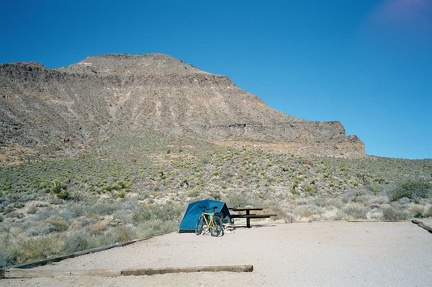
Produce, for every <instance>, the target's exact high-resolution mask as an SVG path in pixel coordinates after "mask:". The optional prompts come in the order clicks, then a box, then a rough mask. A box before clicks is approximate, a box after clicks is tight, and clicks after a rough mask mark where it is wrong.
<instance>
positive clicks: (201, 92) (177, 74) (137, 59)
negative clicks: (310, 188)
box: [0, 54, 364, 157]
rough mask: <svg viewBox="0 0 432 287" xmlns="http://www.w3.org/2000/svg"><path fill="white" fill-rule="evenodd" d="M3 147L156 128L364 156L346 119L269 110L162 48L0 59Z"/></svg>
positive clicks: (80, 143) (222, 140)
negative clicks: (67, 58)
mask: <svg viewBox="0 0 432 287" xmlns="http://www.w3.org/2000/svg"><path fill="white" fill-rule="evenodd" d="M0 118H1V121H0V145H1V146H3V147H5V146H9V147H11V146H20V147H23V148H31V149H34V150H37V151H39V152H44V151H45V152H49V151H50V150H53V149H57V150H64V149H69V150H70V149H80V148H85V147H89V146H91V145H92V144H93V143H95V142H100V141H106V140H110V139H114V138H117V137H120V136H124V135H125V134H127V135H128V136H131V135H132V136H133V135H139V134H140V133H143V132H149V131H150V132H151V131H157V132H161V133H163V134H167V133H168V134H173V135H180V136H181V135H188V136H192V137H197V138H199V139H200V140H204V141H208V142H212V143H218V144H243V145H257V146H262V147H267V148H273V149H278V150H281V151H283V150H285V151H286V152H292V153H300V154H318V155H330V156H343V157H361V156H364V145H363V143H362V142H361V141H360V140H359V139H358V138H357V137H356V136H346V135H345V130H344V128H343V126H342V125H341V124H340V123H339V122H311V121H304V120H300V119H297V118H294V117H291V116H288V115H286V114H283V113H281V112H279V111H277V110H274V109H272V108H270V107H268V106H267V105H266V104H265V103H264V102H262V101H261V100H260V99H259V98H258V97H256V96H254V95H252V94H249V93H247V92H245V91H243V90H241V89H239V88H238V87H236V86H235V84H234V83H233V82H232V81H231V80H230V79H228V78H227V77H225V76H220V75H214V74H210V73H207V72H204V71H202V70H199V69H197V68H195V67H193V66H191V65H189V64H187V63H184V62H182V61H179V60H177V59H174V58H172V57H169V56H167V55H162V54H147V55H102V56H97V57H88V58H87V59H85V60H84V61H82V62H79V63H77V64H74V65H71V66H68V67H64V68H60V69H47V68H45V67H44V66H42V65H40V64H38V63H12V64H4V65H0Z"/></svg>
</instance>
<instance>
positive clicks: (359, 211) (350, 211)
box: [342, 204, 368, 219]
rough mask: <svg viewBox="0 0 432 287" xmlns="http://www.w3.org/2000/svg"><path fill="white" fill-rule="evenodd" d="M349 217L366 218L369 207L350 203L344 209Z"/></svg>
mask: <svg viewBox="0 0 432 287" xmlns="http://www.w3.org/2000/svg"><path fill="white" fill-rule="evenodd" d="M342 211H343V213H344V214H345V216H346V218H347V219H364V218H366V213H367V212H368V209H367V208H366V207H365V206H363V205H359V204H348V205H346V206H345V207H344V208H343V209H342Z"/></svg>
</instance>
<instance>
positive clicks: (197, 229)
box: [195, 216, 204, 235]
mask: <svg viewBox="0 0 432 287" xmlns="http://www.w3.org/2000/svg"><path fill="white" fill-rule="evenodd" d="M203 225H204V218H203V217H202V216H200V217H198V220H197V223H196V226H195V233H196V235H200V234H201V233H202V230H203Z"/></svg>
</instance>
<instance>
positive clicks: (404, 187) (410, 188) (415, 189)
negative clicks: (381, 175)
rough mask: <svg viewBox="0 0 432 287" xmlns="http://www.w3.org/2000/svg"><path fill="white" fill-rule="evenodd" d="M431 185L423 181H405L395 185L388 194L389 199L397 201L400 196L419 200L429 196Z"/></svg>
mask: <svg viewBox="0 0 432 287" xmlns="http://www.w3.org/2000/svg"><path fill="white" fill-rule="evenodd" d="M431 190H432V185H431V184H430V183H428V182H425V181H412V180H410V181H407V182H404V183H402V184H400V185H399V186H398V187H396V188H395V189H394V190H393V191H392V192H391V193H390V196H389V199H390V201H397V200H399V199H401V198H404V197H405V198H409V199H413V200H419V199H421V198H426V197H429V196H430V194H431Z"/></svg>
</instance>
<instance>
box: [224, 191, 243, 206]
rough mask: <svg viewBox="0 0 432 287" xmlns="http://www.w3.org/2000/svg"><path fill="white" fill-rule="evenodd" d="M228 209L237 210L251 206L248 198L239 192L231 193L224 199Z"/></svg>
mask: <svg viewBox="0 0 432 287" xmlns="http://www.w3.org/2000/svg"><path fill="white" fill-rule="evenodd" d="M223 201H225V202H226V204H227V206H228V207H232V208H236V207H241V206H246V205H248V204H249V202H248V200H247V198H246V196H245V195H244V194H241V193H239V192H231V193H229V194H228V195H226V196H225V197H224V200H223Z"/></svg>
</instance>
